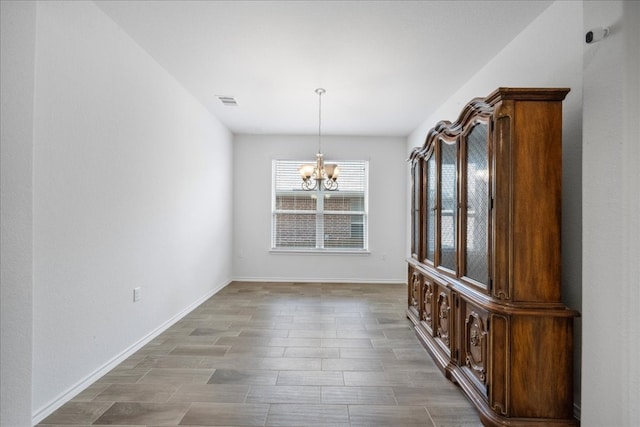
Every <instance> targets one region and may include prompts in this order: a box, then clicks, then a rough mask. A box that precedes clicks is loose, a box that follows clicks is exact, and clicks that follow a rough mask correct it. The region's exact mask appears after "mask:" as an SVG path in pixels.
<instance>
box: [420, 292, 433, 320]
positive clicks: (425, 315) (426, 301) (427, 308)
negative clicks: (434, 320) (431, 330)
mask: <svg viewBox="0 0 640 427" xmlns="http://www.w3.org/2000/svg"><path fill="white" fill-rule="evenodd" d="M432 298H433V287H432V285H431V283H425V284H424V294H423V297H422V320H423V321H424V322H427V323H428V324H431V299H432Z"/></svg>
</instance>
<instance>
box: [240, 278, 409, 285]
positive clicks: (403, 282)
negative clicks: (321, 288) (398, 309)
mask: <svg viewBox="0 0 640 427" xmlns="http://www.w3.org/2000/svg"><path fill="white" fill-rule="evenodd" d="M233 281H234V282H271V283H274V282H275V283H363V284H364V283H373V284H392V285H406V284H407V282H406V279H405V278H402V279H354V278H344V279H316V278H309V277H300V278H298V277H234V278H233Z"/></svg>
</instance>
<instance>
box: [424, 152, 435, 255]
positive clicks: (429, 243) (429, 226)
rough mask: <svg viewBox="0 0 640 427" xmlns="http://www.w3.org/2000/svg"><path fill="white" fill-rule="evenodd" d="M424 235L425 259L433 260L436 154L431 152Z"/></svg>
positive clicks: (428, 163)
mask: <svg viewBox="0 0 640 427" xmlns="http://www.w3.org/2000/svg"><path fill="white" fill-rule="evenodd" d="M425 172H426V178H427V182H426V187H427V192H426V201H425V218H426V224H425V236H424V241H425V242H426V259H427V260H429V261H431V262H433V260H434V255H435V252H436V238H435V236H436V156H435V153H432V154H431V156H430V157H429V160H427V161H426V171H425Z"/></svg>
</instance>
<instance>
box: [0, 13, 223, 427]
mask: <svg viewBox="0 0 640 427" xmlns="http://www.w3.org/2000/svg"><path fill="white" fill-rule="evenodd" d="M35 83H36V89H35V114H34V131H35V148H34V160H33V172H34V174H33V175H34V181H33V223H34V235H33V250H34V290H33V313H34V317H33V384H32V387H33V411H34V419H35V421H38V420H39V419H41V418H42V417H44V416H46V415H47V414H48V413H50V412H51V411H52V410H54V409H55V408H56V407H57V406H59V405H60V404H61V403H64V401H65V400H66V399H67V398H69V397H71V396H72V395H73V394H75V393H77V392H79V391H80V390H81V389H82V388H83V387H84V386H86V385H88V384H89V383H90V382H91V381H93V380H95V379H97V377H99V376H100V375H102V374H103V373H105V372H106V370H107V369H108V368H111V367H112V366H113V365H114V364H115V363H116V362H118V361H119V360H121V359H122V358H124V357H125V356H126V355H127V354H129V353H131V352H132V351H134V350H135V349H136V348H137V347H138V346H140V345H141V344H142V343H144V342H145V340H149V339H150V338H151V337H153V336H154V334H157V333H159V332H160V331H161V330H162V328H165V327H167V326H168V325H169V324H171V323H172V322H174V321H176V320H177V319H178V318H179V316H181V315H183V314H185V311H187V310H189V309H191V308H193V307H194V306H195V304H197V303H199V302H201V301H202V298H205V297H207V296H209V295H211V294H212V293H214V292H215V291H216V290H218V289H219V288H221V287H222V286H225V285H226V284H227V283H228V282H229V281H230V279H231V257H230V252H231V230H230V229H229V226H228V224H229V223H230V222H231V205H232V203H231V188H232V187H231V179H232V169H231V168H232V145H231V143H232V136H231V134H230V133H229V132H228V131H227V130H226V129H225V128H224V127H223V126H222V125H221V124H220V123H219V122H218V121H217V120H216V119H215V118H213V117H212V116H211V115H210V114H209V113H208V112H207V111H206V110H205V108H204V107H203V106H202V105H200V104H199V103H198V102H197V101H196V100H195V99H194V98H193V97H192V96H191V95H189V94H188V93H187V92H186V91H185V90H184V88H183V87H181V86H180V85H179V84H178V83H177V82H176V81H175V80H174V79H173V78H172V76H170V75H169V74H168V73H167V72H166V71H165V70H164V69H163V68H161V67H160V66H159V65H158V64H157V63H156V62H155V61H154V60H153V58H151V57H150V56H149V55H148V54H147V53H146V52H145V51H144V50H142V49H141V48H140V47H139V46H138V45H137V44H135V43H134V42H133V41H132V39H130V38H129V37H128V36H127V34H125V33H124V32H123V31H122V30H121V29H120V28H119V27H118V26H117V25H116V24H115V23H114V22H113V21H111V20H110V19H109V18H108V17H107V16H106V15H105V14H104V13H103V12H102V11H101V10H100V9H98V8H97V7H96V6H95V4H93V3H92V2H39V3H38V5H37V36H36V79H35ZM134 287H141V288H142V289H141V290H142V292H141V295H142V299H141V300H140V301H138V302H136V303H134V302H133V298H132V296H133V288H134ZM3 363H4V358H3Z"/></svg>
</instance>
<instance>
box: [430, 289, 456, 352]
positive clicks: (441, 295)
mask: <svg viewBox="0 0 640 427" xmlns="http://www.w3.org/2000/svg"><path fill="white" fill-rule="evenodd" d="M453 297H454V295H453V293H452V292H451V291H450V290H449V289H447V288H446V287H445V286H443V285H440V284H437V283H436V284H434V295H433V298H435V301H434V302H435V304H434V313H433V314H434V316H433V327H434V336H435V340H436V342H437V343H438V345H439V346H440V348H441V350H443V351H444V352H445V354H446V355H447V356H448V357H449V358H451V355H452V347H453V343H454V342H455V339H454V338H455V314H454V313H455V306H454V300H453Z"/></svg>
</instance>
